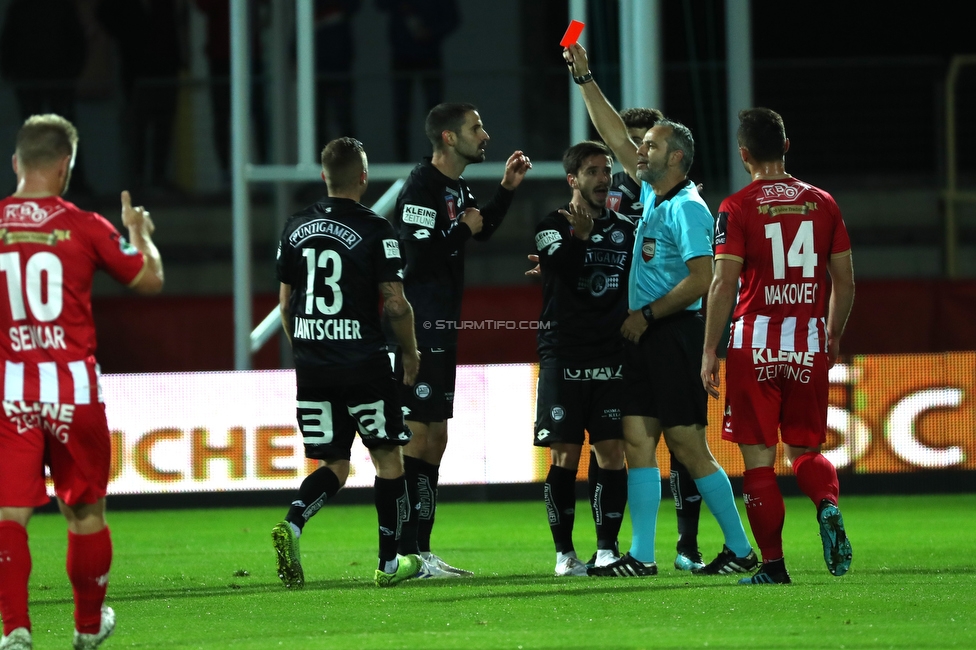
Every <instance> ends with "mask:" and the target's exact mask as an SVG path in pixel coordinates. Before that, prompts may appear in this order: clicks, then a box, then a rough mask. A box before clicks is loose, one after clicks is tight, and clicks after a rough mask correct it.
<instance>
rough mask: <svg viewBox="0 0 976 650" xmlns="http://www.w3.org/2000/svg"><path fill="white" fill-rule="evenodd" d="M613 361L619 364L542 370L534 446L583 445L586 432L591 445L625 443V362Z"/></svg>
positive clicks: (537, 401) (537, 392)
mask: <svg viewBox="0 0 976 650" xmlns="http://www.w3.org/2000/svg"><path fill="white" fill-rule="evenodd" d="M608 361H610V360H608ZM612 361H616V363H613V364H609V363H608V364H607V365H604V366H591V367H584V368H540V369H539V387H538V390H537V391H536V411H535V441H534V442H533V444H534V445H535V446H536V447H549V446H551V445H552V444H553V443H556V442H565V443H569V444H574V445H582V444H583V430H584V429H585V430H586V432H587V433H589V436H590V444H591V445H592V444H594V443H597V442H602V441H604V440H621V439H623V437H624V436H623V429H622V427H621V421H620V416H621V412H622V410H621V409H622V406H623V400H622V395H623V383H624V382H623V366H622V363H621V361H622V359H620V358H617V359H613V360H612Z"/></svg>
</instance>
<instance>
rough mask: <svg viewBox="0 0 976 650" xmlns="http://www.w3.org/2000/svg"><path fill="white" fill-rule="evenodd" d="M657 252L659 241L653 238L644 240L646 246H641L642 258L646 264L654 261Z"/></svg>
mask: <svg viewBox="0 0 976 650" xmlns="http://www.w3.org/2000/svg"><path fill="white" fill-rule="evenodd" d="M656 250H657V240H656V239H653V238H651V237H645V238H644V244H643V245H642V246H641V257H642V258H644V261H645V262H650V261H651V260H652V259H654V252H655V251H656Z"/></svg>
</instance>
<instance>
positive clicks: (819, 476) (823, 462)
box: [793, 451, 840, 506]
mask: <svg viewBox="0 0 976 650" xmlns="http://www.w3.org/2000/svg"><path fill="white" fill-rule="evenodd" d="M793 474H795V475H796V482H797V484H798V485H799V486H800V491H801V492H803V494H805V495H807V496H808V497H810V500H811V501H813V503H814V504H816V505H818V506H819V505H820V502H821V501H823V500H825V499H826V500H827V501H830V502H831V503H833V504H834V505H837V498H838V497H839V496H840V483H839V482H838V481H837V470H836V469H835V468H834V466H833V464H832V463H831V462H830V461H829V460H827V458H826V457H825V456H824V455H823V454H821V453H820V452H816V451H808V452H807V453H805V454H803V455H802V456H800V457H799V458H797V459H796V460H795V461H794V462H793Z"/></svg>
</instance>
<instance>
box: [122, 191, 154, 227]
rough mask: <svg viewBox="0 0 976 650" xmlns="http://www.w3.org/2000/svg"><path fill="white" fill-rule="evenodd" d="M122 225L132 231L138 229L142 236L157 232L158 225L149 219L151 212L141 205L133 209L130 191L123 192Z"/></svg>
mask: <svg viewBox="0 0 976 650" xmlns="http://www.w3.org/2000/svg"><path fill="white" fill-rule="evenodd" d="M122 225H123V226H125V227H126V228H129V229H130V230H131V229H133V228H135V229H137V230H138V231H139V234H141V235H151V234H153V232H155V231H156V225H155V224H154V223H153V221H152V219H150V218H149V210H147V209H146V208H144V207H142V206H141V205H140V206H136V207H132V196H131V195H130V194H129V191H128V190H122Z"/></svg>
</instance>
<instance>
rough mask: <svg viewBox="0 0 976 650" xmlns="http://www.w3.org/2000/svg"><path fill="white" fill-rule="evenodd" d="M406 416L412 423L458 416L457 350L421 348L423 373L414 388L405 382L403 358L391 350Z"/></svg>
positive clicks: (394, 350) (396, 350)
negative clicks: (455, 407) (455, 397)
mask: <svg viewBox="0 0 976 650" xmlns="http://www.w3.org/2000/svg"><path fill="white" fill-rule="evenodd" d="M390 354H391V355H393V356H394V359H393V368H394V372H393V374H394V376H395V377H396V381H397V386H399V389H400V399H401V400H402V402H403V407H404V408H403V417H404V418H406V419H407V420H410V421H412V422H423V423H424V424H430V423H431V422H443V421H444V420H450V419H451V418H453V417H454V382H455V380H456V378H457V348H420V372H419V373H417V381H416V383H415V384H414V385H413V386H407V385H405V384H404V383H403V357H401V356H400V353H399V350H398V349H397V348H391V349H390Z"/></svg>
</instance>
